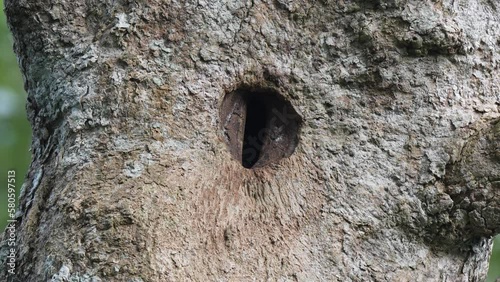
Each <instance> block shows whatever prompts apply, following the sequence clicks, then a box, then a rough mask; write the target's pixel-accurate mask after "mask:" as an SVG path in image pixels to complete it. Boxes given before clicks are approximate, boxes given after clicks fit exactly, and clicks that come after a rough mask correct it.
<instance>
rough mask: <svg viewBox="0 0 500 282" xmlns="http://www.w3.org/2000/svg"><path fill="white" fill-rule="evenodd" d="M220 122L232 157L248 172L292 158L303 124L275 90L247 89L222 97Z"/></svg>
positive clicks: (290, 105) (289, 104) (237, 90)
mask: <svg viewBox="0 0 500 282" xmlns="http://www.w3.org/2000/svg"><path fill="white" fill-rule="evenodd" d="M220 120H221V130H222V131H223V134H224V141H225V143H226V145H227V147H228V148H229V151H230V153H231V156H232V157H233V158H234V159H236V160H237V161H238V162H240V163H241V165H242V166H243V167H245V168H247V169H253V168H258V167H263V166H266V165H269V164H271V163H276V162H278V161H279V160H281V159H282V158H286V157H289V156H290V155H292V154H293V152H294V151H295V148H296V147H297V145H298V141H299V131H300V127H301V124H302V119H301V117H300V115H299V114H298V113H297V111H295V109H294V108H293V106H292V104H291V103H290V102H289V101H288V100H286V99H285V98H284V97H283V96H282V95H280V94H279V93H278V92H277V91H276V90H274V89H272V88H262V87H247V86H245V87H240V88H238V89H236V90H235V91H232V92H229V93H227V94H226V95H225V96H224V99H223V101H222V106H221V110H220Z"/></svg>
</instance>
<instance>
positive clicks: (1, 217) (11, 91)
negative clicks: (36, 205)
mask: <svg viewBox="0 0 500 282" xmlns="http://www.w3.org/2000/svg"><path fill="white" fill-rule="evenodd" d="M0 5H1V7H3V0H0ZM499 83H500V82H499ZM25 102H26V92H25V91H24V89H23V81H22V76H21V73H20V72H19V68H18V65H17V62H16V58H15V56H14V53H13V51H12V38H11V37H10V35H9V31H8V28H7V24H6V20H5V14H4V13H3V9H2V12H0V174H1V175H0V181H1V182H0V183H2V184H1V185H0V187H1V188H0V230H3V229H4V228H5V226H6V224H7V219H8V218H7V171H9V170H15V171H16V188H17V192H18V193H19V191H20V189H21V184H22V183H23V181H24V178H25V176H26V171H27V169H28V166H29V162H30V158H31V154H30V152H29V146H30V143H31V128H30V125H29V123H28V121H27V119H26V110H25ZM495 278H500V236H497V238H496V240H495V248H494V250H493V255H492V257H491V261H490V270H489V273H488V279H487V282H494V281H495Z"/></svg>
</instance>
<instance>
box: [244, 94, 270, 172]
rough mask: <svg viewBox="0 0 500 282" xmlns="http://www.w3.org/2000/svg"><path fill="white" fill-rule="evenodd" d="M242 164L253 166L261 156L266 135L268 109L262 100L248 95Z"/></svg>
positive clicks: (246, 166)
mask: <svg viewBox="0 0 500 282" xmlns="http://www.w3.org/2000/svg"><path fill="white" fill-rule="evenodd" d="M246 102H247V109H246V118H245V134H244V136H243V150H242V153H241V164H242V165H243V166H244V167H245V168H251V167H253V166H254V165H255V163H257V161H258V160H259V157H260V153H261V150H262V146H264V141H265V138H266V137H267V136H266V126H267V114H268V113H267V109H266V104H264V102H263V101H262V100H258V99H255V97H248V101H246Z"/></svg>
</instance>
